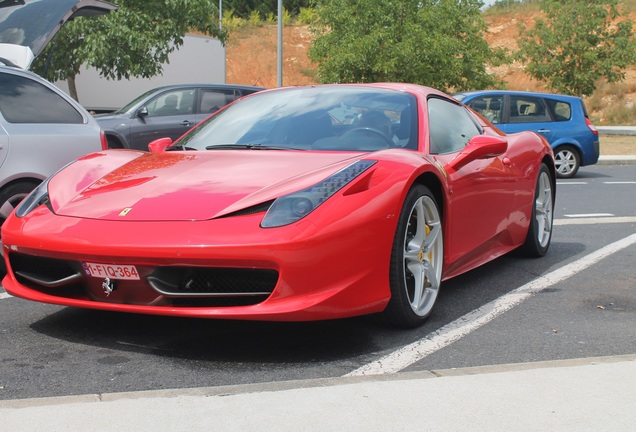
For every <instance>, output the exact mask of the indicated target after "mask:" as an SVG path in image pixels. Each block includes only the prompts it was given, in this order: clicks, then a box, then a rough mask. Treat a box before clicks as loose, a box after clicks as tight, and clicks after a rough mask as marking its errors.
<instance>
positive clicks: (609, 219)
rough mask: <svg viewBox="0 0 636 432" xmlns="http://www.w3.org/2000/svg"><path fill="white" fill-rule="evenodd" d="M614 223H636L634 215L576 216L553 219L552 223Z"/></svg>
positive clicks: (555, 224)
mask: <svg viewBox="0 0 636 432" xmlns="http://www.w3.org/2000/svg"><path fill="white" fill-rule="evenodd" d="M614 223H636V217H634V216H615V217H599V218H596V217H595V218H578V219H555V220H554V222H553V223H552V224H553V225H554V226H557V225H588V224H614Z"/></svg>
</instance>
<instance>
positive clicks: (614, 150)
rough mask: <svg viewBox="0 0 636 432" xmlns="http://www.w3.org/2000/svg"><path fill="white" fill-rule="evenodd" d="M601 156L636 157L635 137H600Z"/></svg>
mask: <svg viewBox="0 0 636 432" xmlns="http://www.w3.org/2000/svg"><path fill="white" fill-rule="evenodd" d="M601 155H636V136H631V135H601Z"/></svg>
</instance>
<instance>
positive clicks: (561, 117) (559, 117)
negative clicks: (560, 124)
mask: <svg viewBox="0 0 636 432" xmlns="http://www.w3.org/2000/svg"><path fill="white" fill-rule="evenodd" d="M545 101H546V103H547V104H548V106H549V107H550V110H551V111H552V113H553V114H554V121H568V120H570V119H571V118H572V107H571V106H570V104H569V103H567V102H561V101H557V100H554V99H546V100H545Z"/></svg>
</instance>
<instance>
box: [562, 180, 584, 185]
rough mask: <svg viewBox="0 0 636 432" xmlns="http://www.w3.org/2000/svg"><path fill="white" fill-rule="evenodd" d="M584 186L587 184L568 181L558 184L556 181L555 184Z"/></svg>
mask: <svg viewBox="0 0 636 432" xmlns="http://www.w3.org/2000/svg"><path fill="white" fill-rule="evenodd" d="M586 184H587V182H584V181H572V182H569V181H564V182H560V181H558V182H557V186H560V185H586Z"/></svg>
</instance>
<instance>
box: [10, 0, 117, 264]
mask: <svg viewBox="0 0 636 432" xmlns="http://www.w3.org/2000/svg"><path fill="white" fill-rule="evenodd" d="M2 3H7V4H6V5H1V6H2V7H0V224H1V223H2V222H4V220H5V219H6V218H7V217H8V216H9V214H10V213H11V212H12V211H13V209H14V207H15V206H16V205H17V204H18V203H19V202H20V201H21V200H22V198H24V197H25V196H26V195H27V194H28V193H29V192H30V191H31V190H32V189H33V188H35V187H36V186H37V185H38V184H39V183H40V182H41V181H42V180H44V179H46V178H47V177H49V176H50V175H52V174H54V173H55V172H56V171H57V170H59V169H60V168H62V167H63V166H64V165H66V164H67V163H69V162H71V161H72V160H74V159H77V158H78V157H80V156H83V155H85V154H87V153H91V152H94V151H100V150H103V149H106V148H107V143H106V138H105V135H104V132H103V131H102V129H101V128H100V126H99V124H98V123H97V121H96V120H95V119H94V118H93V117H92V116H91V115H90V114H89V113H88V112H87V111H86V110H85V109H84V108H83V107H82V106H81V105H80V104H79V103H77V102H75V101H74V100H73V99H72V98H70V97H69V96H68V95H66V94H65V93H64V92H62V91H61V90H59V89H58V88H57V87H55V86H54V85H53V84H51V83H49V82H48V81H46V80H45V79H43V78H41V77H40V76H38V75H36V74H34V73H32V72H29V71H26V70H25V69H27V68H28V67H29V66H30V64H31V62H32V61H33V59H34V58H35V57H36V56H37V55H38V54H40V52H41V51H42V50H43V49H44V47H45V45H46V43H47V42H48V41H50V39H51V38H52V37H53V35H54V34H55V33H57V31H58V30H59V28H60V27H61V25H62V23H64V22H65V21H67V20H69V19H71V18H73V17H75V16H79V15H84V16H86V15H97V14H100V13H106V12H108V11H110V10H113V9H114V8H115V6H114V5H112V4H110V3H107V2H102V1H99V0H47V1H33V0H25V1H19V2H2ZM33 17H40V18H39V19H37V20H34V19H33ZM0 241H1V239H0ZM3 264H4V262H2V265H0V270H2V269H3V268H4V265H3Z"/></svg>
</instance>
